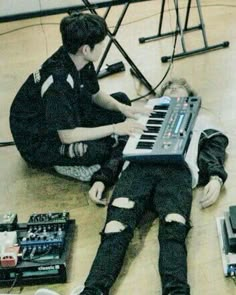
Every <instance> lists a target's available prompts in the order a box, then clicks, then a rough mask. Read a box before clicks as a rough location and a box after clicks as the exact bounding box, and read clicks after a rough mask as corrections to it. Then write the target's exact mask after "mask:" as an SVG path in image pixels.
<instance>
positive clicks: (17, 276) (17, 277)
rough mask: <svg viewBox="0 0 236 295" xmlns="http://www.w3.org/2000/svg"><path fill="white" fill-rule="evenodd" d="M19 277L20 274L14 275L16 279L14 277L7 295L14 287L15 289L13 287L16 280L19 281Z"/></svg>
mask: <svg viewBox="0 0 236 295" xmlns="http://www.w3.org/2000/svg"><path fill="white" fill-rule="evenodd" d="M19 276H20V273H17V274H16V277H15V279H14V281H13V283H12V285H11V287H10V290H8V292H7V294H10V293H11V291H12V290H13V289H14V287H15V285H16V283H17V281H18V279H19Z"/></svg>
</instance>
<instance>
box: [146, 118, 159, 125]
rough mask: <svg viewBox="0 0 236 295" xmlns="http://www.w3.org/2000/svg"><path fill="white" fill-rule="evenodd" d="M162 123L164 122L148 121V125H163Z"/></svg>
mask: <svg viewBox="0 0 236 295" xmlns="http://www.w3.org/2000/svg"><path fill="white" fill-rule="evenodd" d="M162 122H163V121H162V120H152V119H150V120H148V121H147V124H153V125H161V124H162Z"/></svg>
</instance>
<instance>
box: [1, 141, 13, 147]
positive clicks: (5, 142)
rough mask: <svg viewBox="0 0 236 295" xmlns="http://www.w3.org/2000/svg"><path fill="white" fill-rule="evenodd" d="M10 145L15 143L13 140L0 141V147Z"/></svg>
mask: <svg viewBox="0 0 236 295" xmlns="http://www.w3.org/2000/svg"><path fill="white" fill-rule="evenodd" d="M10 145H15V142H14V141H3V142H0V147H5V146H10Z"/></svg>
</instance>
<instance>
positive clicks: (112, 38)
mask: <svg viewBox="0 0 236 295" xmlns="http://www.w3.org/2000/svg"><path fill="white" fill-rule="evenodd" d="M82 1H83V2H84V5H85V6H86V7H87V9H88V10H89V11H90V12H91V13H94V14H97V12H96V10H95V9H92V8H91V5H90V3H89V1H88V0H82ZM129 4H130V1H128V2H127V3H126V4H125V6H124V9H123V11H122V13H121V15H120V18H119V20H118V21H117V24H116V26H115V29H114V31H113V33H112V32H111V31H110V30H108V32H107V34H108V37H109V38H110V40H109V42H108V44H107V47H106V49H105V51H104V53H103V56H102V58H101V60H100V62H99V65H98V68H97V74H98V73H99V71H100V69H101V67H102V65H103V63H104V61H105V59H106V56H107V54H108V52H109V50H110V47H111V45H112V43H113V44H114V45H115V46H116V47H117V49H118V50H119V51H120V53H121V54H122V55H123V57H124V58H125V59H126V60H127V62H128V63H129V64H130V66H131V69H132V72H133V74H134V75H135V77H136V78H137V79H139V80H140V82H142V83H143V84H144V86H145V87H146V88H147V89H148V90H149V91H151V92H152V93H153V94H155V91H153V90H152V89H153V87H152V85H151V84H150V83H149V82H148V81H147V79H146V78H145V77H144V76H143V74H142V73H141V72H140V70H139V69H138V67H137V66H136V65H135V63H134V62H133V61H132V59H131V58H130V57H129V56H128V54H127V53H126V52H125V50H124V49H123V47H122V46H121V45H120V43H119V42H118V41H117V40H116V38H115V36H116V34H117V32H118V30H119V28H120V25H121V23H122V20H123V18H124V16H125V14H126V11H127V9H128V7H129ZM107 14H108V13H106V16H107Z"/></svg>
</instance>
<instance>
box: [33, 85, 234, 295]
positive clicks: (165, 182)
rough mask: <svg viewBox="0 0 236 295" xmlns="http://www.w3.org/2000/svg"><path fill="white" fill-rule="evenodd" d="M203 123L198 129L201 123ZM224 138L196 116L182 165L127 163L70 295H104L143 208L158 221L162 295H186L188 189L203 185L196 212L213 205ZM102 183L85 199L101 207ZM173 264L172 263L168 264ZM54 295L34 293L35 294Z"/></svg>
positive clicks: (180, 90)
mask: <svg viewBox="0 0 236 295" xmlns="http://www.w3.org/2000/svg"><path fill="white" fill-rule="evenodd" d="M193 95H195V93H194V92H193V90H192V89H191V87H190V86H189V84H188V83H187V82H186V81H185V80H184V79H175V80H171V81H169V82H167V83H165V84H164V86H163V87H162V90H161V96H169V97H181V96H182V97H186V96H193ZM203 122H204V124H203ZM227 145H228V138H227V136H226V135H225V134H224V133H223V131H222V130H221V127H220V126H217V124H216V123H214V122H213V121H212V120H209V118H208V117H206V116H205V114H204V113H203V112H202V111H200V113H199V115H198V118H197V121H196V123H195V126H194V130H193V136H192V139H191V143H190V146H189V149H188V153H187V155H186V158H185V159H186V161H185V162H183V163H177V164H176V163H174V162H173V163H172V162H168V163H158V164H157V163H145V165H144V163H139V162H130V163H129V164H128V166H127V167H126V169H125V170H124V171H122V173H121V176H120V178H119V180H118V182H117V184H116V185H115V188H114V191H113V193H112V196H111V199H110V202H109V204H108V209H107V217H106V221H105V225H104V228H103V230H102V232H101V243H100V245H99V248H98V250H97V254H96V256H95V259H94V261H93V264H92V267H91V269H90V272H89V275H88V277H87V279H86V281H85V284H84V288H83V289H81V290H79V289H75V290H74V291H72V293H71V294H73V295H75V294H76V295H78V294H81V295H102V294H103V295H107V294H109V292H110V289H111V287H112V286H113V284H114V283H115V281H116V279H117V277H118V275H119V273H120V271H121V268H122V265H123V261H124V257H125V253H126V250H127V248H128V245H129V243H130V241H131V239H132V237H133V233H134V230H135V228H136V226H137V225H138V223H139V221H140V220H141V218H142V216H143V215H144V213H145V211H146V209H147V208H153V210H154V211H155V212H156V214H157V216H158V217H159V219H160V224H159V233H158V239H159V244H160V252H159V273H160V277H161V283H162V294H163V295H170V294H179V295H180V294H181V295H185V294H186V295H189V294H190V285H189V283H188V277H187V249H186V245H185V240H186V237H187V234H188V232H189V230H190V228H191V225H190V214H191V206H192V189H193V188H194V187H196V185H204V186H205V189H204V193H203V197H202V199H201V200H200V203H201V205H202V208H206V207H208V206H210V205H212V204H214V203H215V202H216V200H217V199H218V197H219V195H220V190H221V187H222V185H223V184H224V182H225V181H226V179H227V173H226V171H225V169H224V162H225V155H226V147H227ZM104 189H105V184H104V183H102V182H100V181H95V182H94V184H93V186H92V188H91V190H90V197H91V199H92V200H93V201H94V202H96V203H98V204H101V203H102V204H104V200H102V199H101V198H102V194H103V192H104ZM173 262H174V263H173ZM49 294H57V293H56V292H54V291H51V290H47V289H40V290H38V291H37V292H36V294H35V295H49Z"/></svg>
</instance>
